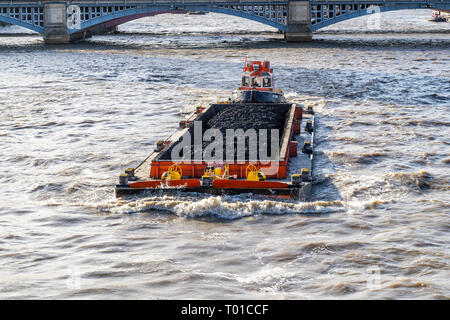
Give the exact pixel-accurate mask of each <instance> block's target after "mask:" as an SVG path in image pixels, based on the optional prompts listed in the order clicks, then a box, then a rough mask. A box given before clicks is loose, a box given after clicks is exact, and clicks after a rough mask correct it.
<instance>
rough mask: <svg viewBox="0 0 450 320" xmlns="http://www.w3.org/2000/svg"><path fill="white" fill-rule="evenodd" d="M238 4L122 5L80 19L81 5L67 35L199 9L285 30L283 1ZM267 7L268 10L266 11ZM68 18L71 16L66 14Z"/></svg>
mask: <svg viewBox="0 0 450 320" xmlns="http://www.w3.org/2000/svg"><path fill="white" fill-rule="evenodd" d="M235 7H237V6H231V5H230V6H227V5H222V6H211V5H203V6H202V5H184V6H183V7H182V8H177V7H174V6H165V7H164V6H143V7H136V8H133V7H130V8H126V7H125V8H124V9H123V10H117V11H114V12H110V13H108V14H106V15H100V16H98V17H94V18H90V19H83V18H84V16H86V17H89V16H91V13H89V14H86V9H87V8H83V7H81V8H80V10H81V12H80V13H79V14H80V16H81V21H80V23H78V26H79V27H78V28H76V26H77V23H76V22H77V21H76V18H74V19H75V20H73V23H72V24H71V25H73V26H74V28H72V29H70V28H69V29H68V33H69V34H74V33H79V32H83V31H86V30H89V29H91V28H94V27H97V26H99V25H103V26H104V27H106V28H110V27H114V26H117V25H120V24H123V23H126V22H129V21H133V20H136V19H140V18H143V17H149V16H155V15H158V14H164V13H180V14H181V13H187V12H190V11H201V12H215V13H221V14H227V15H232V16H236V17H240V18H245V19H249V20H253V21H256V22H259V23H262V24H266V25H269V26H271V27H274V28H277V29H279V30H283V31H285V30H286V29H287V14H288V11H287V5H285V4H273V5H271V8H270V9H267V6H259V7H261V10H258V9H259V8H256V6H253V7H252V6H250V8H251V9H249V10H248V11H243V10H238V9H237V8H235ZM104 8H106V10H110V9H109V7H104ZM91 10H92V9H91ZM266 10H269V11H268V12H266ZM68 18H69V19H70V17H68Z"/></svg>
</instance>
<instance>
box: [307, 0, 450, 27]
mask: <svg viewBox="0 0 450 320" xmlns="http://www.w3.org/2000/svg"><path fill="white" fill-rule="evenodd" d="M342 6H357V8H355V7H353V9H350V10H349V7H347V8H345V9H343V8H342ZM441 6H442V7H443V8H439V9H450V5H449V4H442V5H441ZM407 9H432V8H431V7H429V6H428V5H426V4H425V3H424V2H417V3H389V2H382V3H371V4H362V5H358V4H329V3H327V2H316V3H312V4H311V31H312V32H314V31H317V30H319V29H321V28H325V27H327V26H330V25H332V24H335V23H338V22H341V21H345V20H350V19H353V18H357V17H362V16H366V15H372V14H374V13H381V12H389V11H397V10H407ZM319 15H320V16H319ZM318 20H319V21H318Z"/></svg>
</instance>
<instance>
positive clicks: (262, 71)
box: [232, 61, 285, 103]
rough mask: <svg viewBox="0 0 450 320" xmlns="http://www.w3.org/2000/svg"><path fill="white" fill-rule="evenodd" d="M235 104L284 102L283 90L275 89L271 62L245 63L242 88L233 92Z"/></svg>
mask: <svg viewBox="0 0 450 320" xmlns="http://www.w3.org/2000/svg"><path fill="white" fill-rule="evenodd" d="M232 100H233V102H237V103H243V102H245V103H248V102H250V103H280V102H284V101H285V100H284V95H283V92H282V91H281V90H276V89H275V88H274V81H273V69H271V68H270V61H263V62H261V61H250V62H247V61H246V62H245V64H244V70H243V72H242V81H241V86H240V87H239V89H238V90H236V91H234V92H233V97H232Z"/></svg>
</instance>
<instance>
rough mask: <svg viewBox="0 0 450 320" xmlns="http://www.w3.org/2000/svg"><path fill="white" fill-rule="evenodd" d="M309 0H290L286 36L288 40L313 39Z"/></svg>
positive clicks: (303, 40)
mask: <svg viewBox="0 0 450 320" xmlns="http://www.w3.org/2000/svg"><path fill="white" fill-rule="evenodd" d="M310 23H311V17H310V8H309V1H289V17H288V27H287V30H286V32H285V34H284V38H285V39H286V41H288V42H306V41H311V40H312V32H311V26H310Z"/></svg>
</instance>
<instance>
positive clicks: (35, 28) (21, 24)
mask: <svg viewBox="0 0 450 320" xmlns="http://www.w3.org/2000/svg"><path fill="white" fill-rule="evenodd" d="M0 22H5V23H9V24H12V25H15V26H19V27H23V28H26V29H28V30H32V31H35V32H37V33H40V34H44V28H43V27H40V26H38V25H35V24H32V23H29V22H27V21H23V20H18V19H13V18H10V17H6V16H3V15H0Z"/></svg>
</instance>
